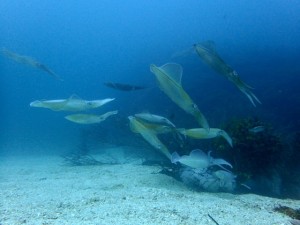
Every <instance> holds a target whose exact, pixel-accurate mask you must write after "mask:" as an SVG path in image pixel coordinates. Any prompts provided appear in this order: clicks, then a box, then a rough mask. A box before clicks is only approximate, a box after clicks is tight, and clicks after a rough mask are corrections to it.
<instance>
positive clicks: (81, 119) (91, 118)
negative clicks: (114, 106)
mask: <svg viewBox="0 0 300 225" xmlns="http://www.w3.org/2000/svg"><path fill="white" fill-rule="evenodd" d="M117 113H118V111H117V110H116V111H110V112H107V113H104V114H102V115H92V114H72V115H68V116H65V118H66V119H67V120H69V121H72V122H74V123H80V124H93V123H100V122H102V121H104V120H106V119H107V118H108V117H110V116H112V115H116V114H117Z"/></svg>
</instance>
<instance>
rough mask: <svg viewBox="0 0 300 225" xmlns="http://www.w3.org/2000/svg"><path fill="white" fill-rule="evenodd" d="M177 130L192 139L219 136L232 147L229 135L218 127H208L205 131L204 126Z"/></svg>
mask: <svg viewBox="0 0 300 225" xmlns="http://www.w3.org/2000/svg"><path fill="white" fill-rule="evenodd" d="M177 130H178V132H179V133H181V134H183V135H184V136H187V137H190V138H194V139H210V138H215V137H219V136H221V137H223V138H224V139H225V140H226V141H227V142H228V144H229V145H230V146H231V147H232V139H231V137H230V136H229V135H228V134H227V133H226V131H224V130H221V129H219V128H210V129H209V131H207V130H206V129H204V128H192V129H185V128H179V129H177Z"/></svg>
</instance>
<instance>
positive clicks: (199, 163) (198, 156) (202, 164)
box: [171, 149, 232, 169]
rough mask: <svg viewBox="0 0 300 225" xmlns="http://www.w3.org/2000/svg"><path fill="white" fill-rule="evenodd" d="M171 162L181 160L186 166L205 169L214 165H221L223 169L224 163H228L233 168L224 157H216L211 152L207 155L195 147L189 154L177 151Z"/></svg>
mask: <svg viewBox="0 0 300 225" xmlns="http://www.w3.org/2000/svg"><path fill="white" fill-rule="evenodd" d="M171 162H172V163H177V162H180V163H181V164H183V165H185V166H189V167H191V168H195V169H205V168H208V167H210V166H213V165H217V166H220V167H221V168H223V169H225V168H224V167H223V166H222V165H227V166H229V167H231V168H232V165H231V164H230V163H228V162H226V161H225V160H224V159H214V158H213V157H211V156H210V154H209V153H208V155H207V154H205V153H204V152H203V151H202V150H200V149H194V150H193V151H191V153H190V154H189V155H183V156H179V154H178V153H177V152H174V153H173V154H172V156H171Z"/></svg>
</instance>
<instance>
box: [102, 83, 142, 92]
mask: <svg viewBox="0 0 300 225" xmlns="http://www.w3.org/2000/svg"><path fill="white" fill-rule="evenodd" d="M103 84H104V85H105V86H106V87H110V88H113V89H116V90H120V91H137V90H142V89H146V88H147V87H143V86H136V85H131V84H121V83H114V82H105V83H103Z"/></svg>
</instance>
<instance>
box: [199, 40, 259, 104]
mask: <svg viewBox="0 0 300 225" xmlns="http://www.w3.org/2000/svg"><path fill="white" fill-rule="evenodd" d="M194 47H195V50H196V52H197V53H198V55H199V57H200V58H201V59H202V61H203V62H204V63H206V64H207V65H208V66H210V67H211V68H212V69H213V70H215V71H216V72H217V73H219V74H222V75H223V76H225V77H226V78H227V79H228V80H230V81H231V82H232V83H234V85H235V86H236V87H237V88H238V89H239V90H240V91H241V92H242V93H243V94H245V95H246V96H247V98H248V99H249V100H250V102H251V103H252V105H253V106H256V104H255V103H259V104H261V102H260V101H259V99H258V98H257V97H256V96H255V95H254V93H253V92H252V91H251V89H253V88H252V87H250V86H249V85H248V84H246V83H245V82H244V81H242V80H241V78H240V76H239V75H238V73H237V72H236V71H235V70H234V69H233V68H231V67H230V66H229V65H227V64H226V63H225V62H224V60H223V59H222V58H221V56H220V55H219V54H218V53H217V51H216V48H215V44H214V42H213V41H206V42H203V43H199V44H195V45H194Z"/></svg>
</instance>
